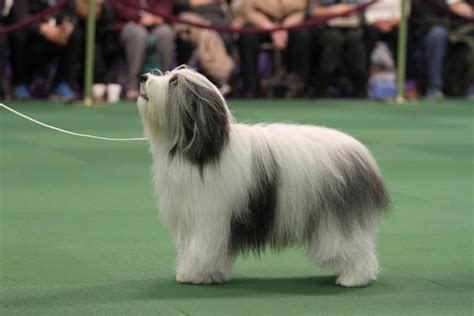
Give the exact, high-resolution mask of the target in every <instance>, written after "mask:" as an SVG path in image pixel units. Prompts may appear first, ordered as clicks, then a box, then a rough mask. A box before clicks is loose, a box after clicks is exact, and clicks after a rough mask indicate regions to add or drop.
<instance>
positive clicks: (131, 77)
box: [120, 22, 148, 98]
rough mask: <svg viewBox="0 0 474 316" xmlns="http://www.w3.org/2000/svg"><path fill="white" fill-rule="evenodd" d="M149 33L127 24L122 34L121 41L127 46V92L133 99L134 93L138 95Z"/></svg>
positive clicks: (139, 27)
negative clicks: (139, 79)
mask: <svg viewBox="0 0 474 316" xmlns="http://www.w3.org/2000/svg"><path fill="white" fill-rule="evenodd" d="M147 39H148V32H147V30H146V28H145V27H143V26H141V25H139V24H136V23H134V22H129V23H127V24H126V25H125V26H124V28H123V29H122V31H121V33H120V40H121V41H122V43H123V44H124V46H125V58H126V62H127V71H128V73H127V89H128V91H130V93H128V92H127V94H128V97H130V98H132V97H133V96H132V95H131V94H132V92H133V93H136V94H137V95H138V92H137V91H138V76H139V74H140V70H141V67H142V65H143V62H144V59H145V50H146V44H147Z"/></svg>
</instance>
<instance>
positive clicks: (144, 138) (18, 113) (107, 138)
mask: <svg viewBox="0 0 474 316" xmlns="http://www.w3.org/2000/svg"><path fill="white" fill-rule="evenodd" d="M0 106H1V107H3V108H4V109H6V110H8V111H10V112H12V113H14V114H16V115H18V116H20V117H22V118H24V119H27V120H28V121H31V122H33V123H35V124H38V125H40V126H43V127H46V128H49V129H52V130H54V131H57V132H60V133H64V134H68V135H73V136H78V137H85V138H92V139H99V140H107V141H113V142H133V141H144V140H148V138H146V137H136V138H111V137H102V136H94V135H88V134H80V133H76V132H71V131H67V130H65V129H62V128H58V127H54V126H51V125H48V124H46V123H43V122H40V121H38V120H35V119H34V118H31V117H29V116H27V115H25V114H22V113H20V112H18V111H16V110H14V109H12V108H10V107H8V106H6V105H5V104H2V103H0Z"/></svg>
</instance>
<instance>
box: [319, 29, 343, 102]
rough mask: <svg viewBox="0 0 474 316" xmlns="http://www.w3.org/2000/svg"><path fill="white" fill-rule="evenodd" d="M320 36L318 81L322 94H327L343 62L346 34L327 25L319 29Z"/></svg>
mask: <svg viewBox="0 0 474 316" xmlns="http://www.w3.org/2000/svg"><path fill="white" fill-rule="evenodd" d="M318 38H319V45H318V47H319V48H320V59H319V64H320V66H319V78H318V79H317V82H318V83H319V86H320V88H321V94H322V96H325V95H327V93H328V91H327V90H328V87H329V84H330V83H331V81H332V79H333V77H334V75H335V72H336V69H337V66H338V65H339V63H340V62H341V55H342V49H343V44H344V34H343V33H342V31H341V30H339V29H336V28H331V27H326V28H323V29H321V30H319V31H318Z"/></svg>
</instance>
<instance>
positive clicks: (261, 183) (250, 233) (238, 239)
mask: <svg viewBox="0 0 474 316" xmlns="http://www.w3.org/2000/svg"><path fill="white" fill-rule="evenodd" d="M267 150H268V152H269V154H268V157H270V158H269V161H267V162H266V164H265V163H264V161H263V159H264V157H262V156H259V155H258V154H256V153H255V151H254V154H253V168H252V169H253V175H254V180H253V182H254V185H253V186H252V187H250V188H249V197H248V201H247V204H245V205H244V206H243V207H244V209H243V210H239V211H237V212H235V213H234V214H238V215H237V216H233V217H232V220H231V223H230V226H231V227H230V228H231V236H230V248H231V249H232V251H233V252H241V253H244V254H245V253H248V252H254V253H255V254H257V255H258V254H260V252H261V251H263V250H264V249H265V247H266V246H267V244H268V242H270V239H271V235H272V232H273V228H274V221H275V210H276V206H277V194H278V192H277V190H278V176H279V171H278V166H277V163H276V161H275V158H274V156H273V154H272V152H271V149H270V148H269V147H267ZM265 156H267V155H265Z"/></svg>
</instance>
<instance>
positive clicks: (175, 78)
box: [169, 75, 178, 86]
mask: <svg viewBox="0 0 474 316" xmlns="http://www.w3.org/2000/svg"><path fill="white" fill-rule="evenodd" d="M177 84H178V76H177V75H173V77H171V79H170V81H169V85H170V86H176V85H177Z"/></svg>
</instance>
